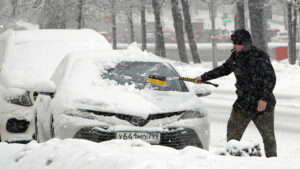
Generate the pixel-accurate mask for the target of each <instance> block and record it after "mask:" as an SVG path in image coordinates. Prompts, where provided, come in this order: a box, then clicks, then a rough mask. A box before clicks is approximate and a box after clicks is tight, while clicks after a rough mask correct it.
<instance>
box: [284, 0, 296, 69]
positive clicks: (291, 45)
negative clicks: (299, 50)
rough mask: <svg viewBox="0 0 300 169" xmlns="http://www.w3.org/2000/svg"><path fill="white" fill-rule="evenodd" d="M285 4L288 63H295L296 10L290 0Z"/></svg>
mask: <svg viewBox="0 0 300 169" xmlns="http://www.w3.org/2000/svg"><path fill="white" fill-rule="evenodd" d="M286 5H287V26H288V39H289V41H288V56H289V63H290V64H292V65H293V64H295V63H296V31H297V29H296V28H297V10H296V7H295V4H293V2H291V1H287V2H286Z"/></svg>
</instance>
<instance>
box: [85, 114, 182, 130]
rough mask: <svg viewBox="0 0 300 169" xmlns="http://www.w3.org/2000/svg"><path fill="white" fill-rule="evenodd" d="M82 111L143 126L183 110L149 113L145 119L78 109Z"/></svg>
mask: <svg viewBox="0 0 300 169" xmlns="http://www.w3.org/2000/svg"><path fill="white" fill-rule="evenodd" d="M80 111H82V112H89V113H93V114H95V115H100V116H115V117H117V118H118V119H121V120H126V121H128V122H129V123H131V124H132V125H134V126H140V127H142V126H145V125H146V124H147V123H148V122H149V121H150V120H157V119H162V118H167V117H172V116H178V115H181V114H183V113H184V111H179V112H171V113H161V114H150V115H149V116H148V118H147V119H143V118H141V117H138V116H131V115H125V114H118V113H108V112H99V111H93V110H80Z"/></svg>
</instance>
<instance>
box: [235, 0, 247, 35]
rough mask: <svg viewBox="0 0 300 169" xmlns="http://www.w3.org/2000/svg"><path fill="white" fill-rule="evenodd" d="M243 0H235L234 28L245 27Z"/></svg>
mask: <svg viewBox="0 0 300 169" xmlns="http://www.w3.org/2000/svg"><path fill="white" fill-rule="evenodd" d="M244 7H245V0H236V14H235V23H234V26H235V29H242V28H243V29H245V9H244Z"/></svg>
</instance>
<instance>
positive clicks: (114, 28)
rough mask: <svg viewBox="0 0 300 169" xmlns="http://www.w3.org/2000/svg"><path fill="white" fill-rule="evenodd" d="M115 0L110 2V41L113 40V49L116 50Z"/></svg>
mask: <svg viewBox="0 0 300 169" xmlns="http://www.w3.org/2000/svg"><path fill="white" fill-rule="evenodd" d="M115 6H116V5H115V0H112V1H111V9H112V11H111V22H112V39H113V49H117V24H116V15H117V12H116V7H115Z"/></svg>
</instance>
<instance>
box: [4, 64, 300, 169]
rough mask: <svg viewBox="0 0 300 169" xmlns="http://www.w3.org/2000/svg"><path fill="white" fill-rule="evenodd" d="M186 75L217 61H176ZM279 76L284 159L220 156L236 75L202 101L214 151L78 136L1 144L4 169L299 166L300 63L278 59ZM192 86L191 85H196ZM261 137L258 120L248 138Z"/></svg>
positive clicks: (275, 168)
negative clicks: (257, 126) (205, 106)
mask: <svg viewBox="0 0 300 169" xmlns="http://www.w3.org/2000/svg"><path fill="white" fill-rule="evenodd" d="M173 63H174V64H175V65H176V67H177V69H178V70H179V71H180V73H181V74H182V75H185V76H188V77H195V76H197V75H200V74H202V73H203V72H205V71H207V70H210V69H211V63H202V64H181V63H178V62H173ZM273 66H274V67H275V70H276V75H277V86H276V88H275V95H276V97H277V107H276V113H275V129H276V131H275V133H276V137H277V146H278V157H277V158H269V159H267V158H265V157H233V156H221V155H217V152H220V151H223V150H224V148H225V146H226V141H225V140H226V123H227V120H228V118H229V114H230V111H231V105H232V103H233V102H234V100H235V98H236V96H235V94H234V90H235V89H234V83H235V79H234V76H233V75H230V76H227V77H223V78H220V79H217V80H213V82H215V83H219V84H220V87H219V88H211V87H210V86H208V87H209V88H211V90H212V94H211V95H210V96H207V97H204V98H203V99H202V100H203V101H204V102H205V104H206V105H207V107H208V111H209V112H210V118H211V144H210V151H209V152H208V151H205V150H202V149H199V148H196V147H186V148H185V149H183V150H175V149H172V148H168V147H163V146H157V145H149V144H148V143H145V142H142V141H139V140H133V141H121V140H112V141H108V142H103V143H94V142H90V141H86V140H76V139H66V140H59V139H52V140H50V141H47V142H45V143H37V142H35V141H32V142H30V143H29V144H27V145H23V144H7V143H0V168H1V169H19V168H22V169H43V168H45V169H49V168H51V169H52V168H55V169H56V168H57V169H85V168H86V169H95V168H104V169H112V168H117V169H122V168H124V169H125V168H126V169H176V168H178V169H182V168H187V169H193V168H195V169H196V168H197V169H299V168H300V161H299V158H300V153H299V152H300V142H299V140H300V135H299V132H300V126H299V125H298V123H299V121H300V112H299V110H300V106H299V103H300V87H299V83H300V76H299V74H300V67H299V65H298V64H297V65H294V66H291V65H288V63H287V62H286V61H284V62H281V63H279V62H275V61H274V62H273ZM190 85H191V84H190ZM248 140H255V141H258V142H259V143H260V144H261V145H262V140H261V137H260V135H259V133H258V131H257V129H256V128H255V126H254V125H253V124H250V125H249V127H248V129H247V130H246V132H245V134H244V137H243V138H242V141H248Z"/></svg>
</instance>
